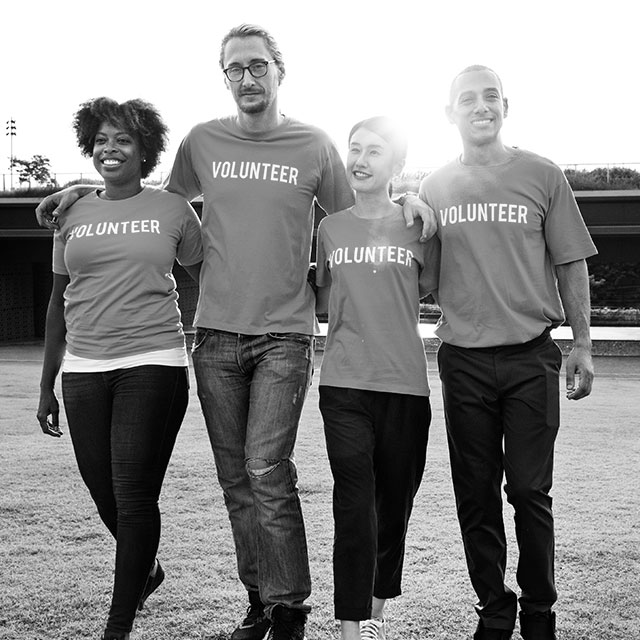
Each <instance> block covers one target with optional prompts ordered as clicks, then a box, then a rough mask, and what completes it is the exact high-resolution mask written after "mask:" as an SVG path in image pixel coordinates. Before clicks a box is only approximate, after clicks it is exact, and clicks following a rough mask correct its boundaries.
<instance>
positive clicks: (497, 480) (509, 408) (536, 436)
mask: <svg viewBox="0 0 640 640" xmlns="http://www.w3.org/2000/svg"><path fill="white" fill-rule="evenodd" d="M561 363H562V356H561V354H560V350H559V349H558V347H557V346H556V344H555V343H554V342H553V340H552V339H551V338H550V337H549V334H548V332H547V333H545V334H543V335H541V336H540V337H538V338H536V339H535V340H532V341H530V342H528V343H525V344H522V345H514V346H506V347H496V348H481V349H465V348H460V347H455V346H452V345H448V344H446V343H443V344H442V345H441V346H440V349H439V351H438V366H439V369H440V378H441V380H442V392H443V396H444V408H445V419H446V424H447V435H448V439H449V455H450V458H451V474H452V478H453V488H454V491H455V496H456V503H457V507H458V520H459V522H460V528H461V531H462V538H463V542H464V550H465V554H466V559H467V566H468V569H469V575H470V577H471V582H472V584H473V587H474V589H475V592H476V594H477V596H478V603H477V605H476V610H477V612H478V614H479V615H480V617H481V618H482V620H483V622H484V624H485V626H486V627H489V628H498V629H513V626H514V624H515V618H516V609H517V605H516V595H515V593H514V592H513V591H512V590H511V589H510V588H509V587H508V586H507V585H506V584H505V581H504V574H505V567H506V558H507V545H506V538H505V531H504V523H503V516H502V497H501V485H502V481H503V477H504V478H505V479H506V485H505V493H506V495H507V500H508V501H509V503H510V504H511V505H512V506H513V508H514V511H515V526H516V539H517V542H518V548H519V552H520V554H519V558H518V567H517V574H516V578H517V581H518V584H519V586H520V589H521V591H522V593H521V597H520V607H521V609H522V610H523V611H524V612H525V613H533V612H535V611H546V610H548V609H549V608H550V607H551V606H552V605H553V603H554V602H555V600H556V589H555V581H554V532H553V512H552V509H551V502H552V501H551V496H550V495H549V492H550V490H551V484H552V477H553V450H554V443H555V440H556V435H557V432H558V427H559V413H560V409H559V403H560V400H559V395H560V381H559V371H560V365H561Z"/></svg>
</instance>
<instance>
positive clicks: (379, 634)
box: [360, 618, 387, 640]
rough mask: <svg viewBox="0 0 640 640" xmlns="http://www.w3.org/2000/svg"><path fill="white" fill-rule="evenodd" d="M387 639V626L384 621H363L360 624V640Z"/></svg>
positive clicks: (372, 619) (373, 619)
mask: <svg viewBox="0 0 640 640" xmlns="http://www.w3.org/2000/svg"><path fill="white" fill-rule="evenodd" d="M386 637H387V625H386V624H385V621H384V620H376V619H375V618H371V619H370V620H363V621H362V622H361V623H360V638H361V640H385V639H386Z"/></svg>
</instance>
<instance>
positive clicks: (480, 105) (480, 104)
mask: <svg viewBox="0 0 640 640" xmlns="http://www.w3.org/2000/svg"><path fill="white" fill-rule="evenodd" d="M488 109H489V107H487V103H486V102H485V101H484V98H478V100H477V101H476V104H475V107H474V108H473V110H474V111H475V112H476V113H482V112H484V111H488Z"/></svg>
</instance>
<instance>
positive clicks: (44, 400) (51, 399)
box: [36, 389, 62, 438]
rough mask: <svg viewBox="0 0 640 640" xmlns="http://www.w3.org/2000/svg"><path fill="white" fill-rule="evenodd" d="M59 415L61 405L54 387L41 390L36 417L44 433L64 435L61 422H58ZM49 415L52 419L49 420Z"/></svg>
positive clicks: (57, 436) (57, 435)
mask: <svg viewBox="0 0 640 640" xmlns="http://www.w3.org/2000/svg"><path fill="white" fill-rule="evenodd" d="M59 415H60V405H59V403H58V399H57V398H56V394H55V393H54V392H53V389H46V390H41V391H40V402H39V404H38V413H37V414H36V417H37V418H38V422H39V423H40V428H41V429H42V432H43V433H45V434H47V435H49V436H53V437H54V438H59V437H60V436H61V435H62V431H61V430H60V423H59V422H58V420H59ZM49 416H51V420H49Z"/></svg>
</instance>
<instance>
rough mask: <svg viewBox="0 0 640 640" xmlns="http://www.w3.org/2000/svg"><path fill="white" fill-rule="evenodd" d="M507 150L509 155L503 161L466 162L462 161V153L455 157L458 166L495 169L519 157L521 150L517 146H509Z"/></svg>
mask: <svg viewBox="0 0 640 640" xmlns="http://www.w3.org/2000/svg"><path fill="white" fill-rule="evenodd" d="M509 151H510V152H511V153H510V155H509V157H508V158H507V159H506V160H504V161H503V162H497V163H496V164H466V163H464V162H462V154H460V155H459V156H458V157H457V158H456V162H457V164H458V166H459V167H463V168H464V169H478V170H482V169H497V168H499V167H505V166H507V165H508V164H511V163H512V162H515V161H516V160H517V159H518V158H520V156H521V150H520V149H519V148H518V147H509Z"/></svg>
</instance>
